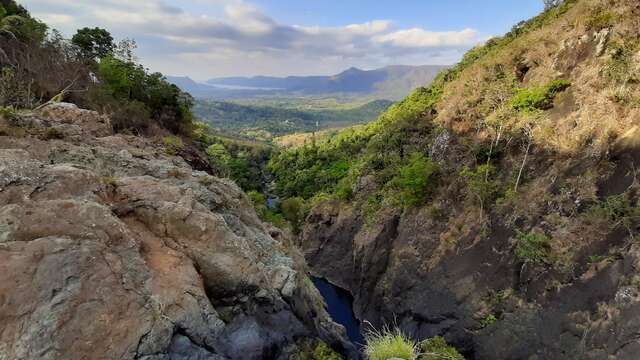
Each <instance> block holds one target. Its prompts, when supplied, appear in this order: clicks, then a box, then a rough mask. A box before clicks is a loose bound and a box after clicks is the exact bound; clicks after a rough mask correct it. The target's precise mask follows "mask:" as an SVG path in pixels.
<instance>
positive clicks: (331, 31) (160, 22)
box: [22, 0, 481, 79]
mask: <svg viewBox="0 0 640 360" xmlns="http://www.w3.org/2000/svg"><path fill="white" fill-rule="evenodd" d="M22 2H23V3H24V4H25V5H26V6H27V7H28V8H29V9H31V11H32V12H33V13H34V15H35V16H37V17H40V18H42V19H43V20H44V21H46V22H47V23H49V24H50V25H52V26H53V27H56V28H59V29H60V30H62V31H63V32H64V33H66V34H67V35H71V34H72V33H73V32H74V31H75V29H76V28H78V27H84V26H91V27H93V26H100V27H104V28H107V29H109V30H110V31H112V32H113V33H114V35H116V37H130V38H134V39H136V40H137V41H138V44H139V46H140V58H141V59H142V60H143V61H144V62H145V63H146V64H147V65H149V66H150V67H152V68H153V69H154V70H159V71H162V72H165V73H168V74H176V75H191V76H194V77H196V78H201V79H202V78H206V77H210V76H221V75H228V74H238V75H252V74H270V75H286V74H291V73H297V74H315V73H318V74H319V73H335V72H338V71H340V70H342V69H343V68H346V67H349V66H360V67H365V68H372V67H376V66H384V65H388V64H394V63H416V64H418V63H419V64H428V63H437V62H439V63H442V62H453V61H455V60H457V58H458V57H459V56H460V55H461V53H462V51H463V50H464V49H466V48H469V47H471V46H473V45H474V44H476V43H478V42H479V41H480V40H481V39H480V37H479V35H478V32H477V31H475V30H472V29H462V30H460V31H444V32H438V31H429V30H427V29H423V28H411V29H402V28H398V27H397V26H396V25H395V24H394V23H393V22H392V21H390V20H372V21H369V22H365V23H360V24H348V25H344V26H339V27H322V26H296V25H289V24H283V23H280V22H278V21H277V20H275V19H273V18H271V17H270V16H268V15H267V14H266V13H264V12H263V11H261V9H260V8H258V7H256V6H254V5H252V4H250V3H247V2H245V1H242V0H187V1H180V2H178V1H177V0H175V1H171V2H170V1H169V0H166V1H163V0H144V1H134V0H101V1H97V0H23V1H22ZM190 5H193V6H190ZM196 8H206V9H207V10H208V11H207V12H208V15H204V14H200V13H196V12H195V11H192V12H189V11H186V10H185V9H196Z"/></svg>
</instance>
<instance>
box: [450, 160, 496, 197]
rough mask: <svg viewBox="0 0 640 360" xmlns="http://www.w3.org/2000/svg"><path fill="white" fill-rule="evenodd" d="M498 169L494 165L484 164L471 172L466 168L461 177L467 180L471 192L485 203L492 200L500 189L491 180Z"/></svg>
mask: <svg viewBox="0 0 640 360" xmlns="http://www.w3.org/2000/svg"><path fill="white" fill-rule="evenodd" d="M495 172H496V168H495V166H493V165H492V164H483V165H480V166H478V167H476V168H475V170H471V169H469V168H468V167H465V168H464V169H462V171H461V172H460V175H462V176H463V177H465V178H467V187H468V189H469V191H470V192H471V193H472V194H474V195H475V196H476V197H478V199H479V200H480V201H481V202H482V203H485V202H487V201H490V200H492V199H493V198H494V197H495V196H496V194H497V193H498V190H499V188H500V186H499V184H498V183H497V182H496V181H494V180H491V178H492V177H493V176H494V175H495Z"/></svg>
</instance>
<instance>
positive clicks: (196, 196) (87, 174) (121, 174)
mask: <svg viewBox="0 0 640 360" xmlns="http://www.w3.org/2000/svg"><path fill="white" fill-rule="evenodd" d="M318 338H321V339H323V340H324V341H326V342H327V343H329V344H331V345H332V346H333V347H335V348H336V349H338V350H341V351H342V352H344V353H345V354H352V355H353V356H355V355H354V349H353V347H352V345H350V344H348V343H346V342H345V340H344V329H342V328H341V327H339V326H338V325H336V324H334V323H333V322H332V321H331V320H330V319H329V317H328V315H327V314H326V312H325V310H324V309H323V305H322V300H321V298H319V294H318V293H317V291H316V290H315V288H314V287H313V285H311V283H310V281H309V279H308V278H307V277H306V274H305V267H304V261H303V260H301V259H300V258H299V257H298V256H297V255H296V253H295V251H293V250H291V249H290V246H287V239H286V236H285V235H284V234H283V233H281V232H280V231H278V230H276V229H275V228H272V227H268V226H266V225H265V224H263V223H262V222H261V221H260V220H259V219H258V218H257V216H256V214H255V211H254V210H253V208H252V206H251V205H250V202H249V201H248V199H247V198H246V196H245V195H244V194H243V193H242V192H241V191H240V190H239V188H238V187H237V186H236V185H235V184H233V183H232V182H230V181H228V180H223V179H218V178H216V177H212V176H210V175H208V174H207V173H205V172H201V171H195V170H193V169H192V168H191V167H190V166H189V165H188V164H187V163H186V162H185V161H184V160H183V159H182V158H181V157H178V156H170V155H167V152H166V151H165V149H164V148H163V147H162V146H161V145H158V144H157V143H154V142H153V141H152V140H150V139H147V138H142V137H136V136H128V135H122V134H114V133H113V131H112V129H111V126H110V120H109V118H107V117H105V116H101V115H98V114H97V113H95V112H91V111H86V110H80V109H78V108H77V107H75V106H74V105H71V104H55V105H49V106H47V107H45V108H44V110H42V111H41V112H35V113H25V114H15V113H11V112H6V111H5V112H4V113H3V115H0V358H1V359H16V360H19V359H25V360H27V359H29V360H31V359H147V360H160V359H287V358H288V357H289V355H290V354H292V353H295V352H296V349H297V344H298V343H299V342H300V341H302V340H304V339H318Z"/></svg>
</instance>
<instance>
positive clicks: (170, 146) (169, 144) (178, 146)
mask: <svg viewBox="0 0 640 360" xmlns="http://www.w3.org/2000/svg"><path fill="white" fill-rule="evenodd" d="M162 143H163V144H164V146H165V148H166V149H167V154H169V155H177V154H179V153H180V152H181V151H182V150H184V142H183V141H182V139H180V138H179V137H177V136H165V137H163V138H162Z"/></svg>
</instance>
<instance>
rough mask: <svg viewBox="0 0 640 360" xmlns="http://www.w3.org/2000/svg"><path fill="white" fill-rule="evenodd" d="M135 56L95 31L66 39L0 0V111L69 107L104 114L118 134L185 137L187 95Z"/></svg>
mask: <svg viewBox="0 0 640 360" xmlns="http://www.w3.org/2000/svg"><path fill="white" fill-rule="evenodd" d="M134 50H135V42H134V41H132V40H124V41H121V42H119V43H116V42H115V41H114V39H113V37H112V36H111V34H110V33H109V32H108V31H107V30H104V29H99V28H93V29H90V28H84V29H80V30H78V32H77V33H76V34H75V35H74V36H73V38H72V39H65V38H64V37H63V36H62V35H61V34H60V33H59V32H57V31H56V30H53V29H49V27H48V26H47V25H46V24H44V23H42V22H40V21H39V20H37V19H35V18H33V17H32V16H31V15H30V14H29V12H28V11H27V10H26V9H25V8H24V7H22V6H20V5H18V4H16V3H15V2H14V1H13V0H0V106H3V107H11V108H16V109H33V108H36V107H38V106H41V105H42V104H46V103H47V102H49V101H70V102H73V103H76V104H78V105H80V106H81V107H84V108H89V109H94V110H98V111H100V112H102V113H107V114H109V115H110V116H111V118H112V123H113V125H114V128H115V130H116V131H129V132H133V133H144V132H147V131H149V130H150V128H151V127H153V126H161V127H163V128H165V129H167V130H169V131H171V132H173V133H176V134H177V133H185V134H186V133H188V132H189V131H191V128H192V123H193V116H192V114H191V110H190V108H191V107H192V105H193V99H192V97H191V96H190V95H189V94H187V93H185V92H183V91H181V90H180V89H179V88H178V87H177V86H175V85H172V84H170V83H169V82H167V81H166V79H165V78H164V76H163V75H162V74H160V73H152V72H150V71H149V70H147V69H146V68H144V67H143V66H142V65H140V64H138V63H137V61H136V59H135V56H134Z"/></svg>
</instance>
